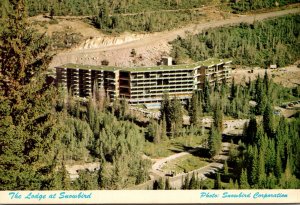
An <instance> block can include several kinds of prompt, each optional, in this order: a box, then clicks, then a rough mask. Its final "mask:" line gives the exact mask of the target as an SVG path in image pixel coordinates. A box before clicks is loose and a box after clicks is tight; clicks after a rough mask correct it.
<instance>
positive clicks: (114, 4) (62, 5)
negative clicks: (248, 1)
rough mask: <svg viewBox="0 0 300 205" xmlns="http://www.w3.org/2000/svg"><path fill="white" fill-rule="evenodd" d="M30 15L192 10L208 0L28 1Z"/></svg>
mask: <svg viewBox="0 0 300 205" xmlns="http://www.w3.org/2000/svg"><path fill="white" fill-rule="evenodd" d="M26 2H27V5H28V10H29V14H30V15H31V16H33V15H37V14H40V13H47V12H49V11H50V9H51V8H54V9H55V11H56V13H57V15H97V14H98V11H99V8H103V7H104V6H107V7H108V8H110V10H111V11H112V12H114V13H138V12H141V13H142V12H147V11H157V10H161V9H164V10H175V9H190V8H197V7H201V6H202V5H204V4H206V2H209V1H206V0H181V1H175V0H168V1H165V0H152V1H141V0H137V1H130V0H125V1H124V0H114V1H105V0H86V1H81V0H63V1H62V0H54V1H51V0H44V1H40V2H37V1H35V0H26Z"/></svg>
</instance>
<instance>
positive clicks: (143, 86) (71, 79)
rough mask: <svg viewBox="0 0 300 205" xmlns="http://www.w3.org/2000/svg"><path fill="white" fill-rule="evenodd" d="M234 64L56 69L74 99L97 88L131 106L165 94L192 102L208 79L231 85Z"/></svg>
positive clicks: (69, 66) (208, 62) (209, 62)
mask: <svg viewBox="0 0 300 205" xmlns="http://www.w3.org/2000/svg"><path fill="white" fill-rule="evenodd" d="M230 64H231V61H230V60H219V59H208V60H206V61H201V62H197V63H194V64H188V65H161V66H156V67H133V68H118V67H109V66H83V65H75V64H67V65H64V66H59V67H57V68H56V76H57V83H58V84H59V85H61V86H62V87H63V88H65V89H68V90H69V91H70V92H71V93H72V94H73V95H74V96H78V97H89V96H91V94H92V93H93V91H94V90H95V88H98V89H101V88H103V89H104V90H105V91H106V93H107V95H108V96H109V97H110V98H111V99H112V100H113V99H116V98H125V99H127V100H128V102H129V103H130V104H151V103H160V102H161V100H162V97H163V95H164V93H165V92H167V93H169V95H170V97H175V96H176V98H178V99H181V100H188V99H190V98H191V96H192V93H193V92H194V91H195V90H201V89H202V88H203V85H204V82H205V81H206V80H207V82H209V83H210V84H211V85H214V84H215V83H216V82H218V83H228V82H230V78H231V66H230Z"/></svg>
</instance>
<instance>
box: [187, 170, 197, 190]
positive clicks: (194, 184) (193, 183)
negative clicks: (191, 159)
mask: <svg viewBox="0 0 300 205" xmlns="http://www.w3.org/2000/svg"><path fill="white" fill-rule="evenodd" d="M198 188H199V186H198V183H197V179H196V177H195V173H193V175H192V177H191V179H190V183H189V189H190V190H191V189H198Z"/></svg>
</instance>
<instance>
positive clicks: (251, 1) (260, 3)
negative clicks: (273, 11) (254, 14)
mask: <svg viewBox="0 0 300 205" xmlns="http://www.w3.org/2000/svg"><path fill="white" fill-rule="evenodd" d="M292 3H299V0H279V1H277V0H240V1H237V0H234V3H233V4H232V6H231V7H232V9H233V10H234V11H235V12H245V11H250V10H256V9H265V8H273V7H276V6H284V5H287V4H292Z"/></svg>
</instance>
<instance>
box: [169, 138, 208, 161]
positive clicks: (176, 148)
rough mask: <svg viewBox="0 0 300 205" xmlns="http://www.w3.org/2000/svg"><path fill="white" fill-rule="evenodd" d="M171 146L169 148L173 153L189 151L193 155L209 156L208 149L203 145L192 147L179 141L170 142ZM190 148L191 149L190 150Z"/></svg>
mask: <svg viewBox="0 0 300 205" xmlns="http://www.w3.org/2000/svg"><path fill="white" fill-rule="evenodd" d="M172 146H173V148H170V149H169V150H170V151H172V152H174V153H180V152H190V153H191V154H192V155H193V156H197V157H201V158H210V155H209V150H208V149H206V148H203V147H197V148H195V149H194V147H191V146H186V145H184V144H182V143H179V142H174V143H172ZM193 149H194V150H193ZM191 150H193V151H192V152H191Z"/></svg>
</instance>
